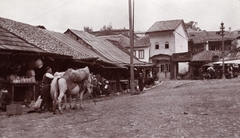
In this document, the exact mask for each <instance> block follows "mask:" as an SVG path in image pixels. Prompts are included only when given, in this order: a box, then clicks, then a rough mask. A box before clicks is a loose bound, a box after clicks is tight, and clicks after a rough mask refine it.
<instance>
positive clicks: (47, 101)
mask: <svg viewBox="0 0 240 138" xmlns="http://www.w3.org/2000/svg"><path fill="white" fill-rule="evenodd" d="M53 77H54V76H53V72H52V68H51V67H49V66H47V67H46V73H45V74H44V75H43V78H42V95H41V97H42V103H41V105H40V109H43V107H44V108H45V109H47V110H51V108H52V98H51V95H50V85H51V82H52V79H53Z"/></svg>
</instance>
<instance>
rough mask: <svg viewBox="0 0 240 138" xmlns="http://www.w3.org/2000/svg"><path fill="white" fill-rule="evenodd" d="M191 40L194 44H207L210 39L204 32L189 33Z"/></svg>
mask: <svg viewBox="0 0 240 138" xmlns="http://www.w3.org/2000/svg"><path fill="white" fill-rule="evenodd" d="M188 34H189V38H190V40H192V41H193V43H194V44H200V43H206V42H207V40H208V38H207V35H206V33H205V32H204V31H192V32H189V33H188Z"/></svg>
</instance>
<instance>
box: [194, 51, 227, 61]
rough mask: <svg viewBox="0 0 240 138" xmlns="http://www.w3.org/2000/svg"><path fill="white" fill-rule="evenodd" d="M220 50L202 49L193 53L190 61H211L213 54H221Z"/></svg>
mask: <svg viewBox="0 0 240 138" xmlns="http://www.w3.org/2000/svg"><path fill="white" fill-rule="evenodd" d="M221 54H222V53H221V52H220V51H208V50H205V51H202V52H200V53H197V54H195V55H193V58H192V60H191V61H212V59H213V56H219V57H220V56H221Z"/></svg>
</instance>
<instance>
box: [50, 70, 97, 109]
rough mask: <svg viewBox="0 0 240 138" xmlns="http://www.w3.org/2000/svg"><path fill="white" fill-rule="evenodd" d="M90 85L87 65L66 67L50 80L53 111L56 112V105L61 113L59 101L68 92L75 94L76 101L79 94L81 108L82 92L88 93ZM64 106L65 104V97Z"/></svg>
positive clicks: (90, 78) (90, 76) (90, 90)
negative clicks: (83, 66) (78, 67)
mask: <svg viewBox="0 0 240 138" xmlns="http://www.w3.org/2000/svg"><path fill="white" fill-rule="evenodd" d="M92 87H93V86H92V74H90V71H89V68H88V67H85V68H80V69H77V70H74V69H68V70H67V71H65V72H63V73H62V75H56V76H55V77H54V79H53V80H52V83H51V90H50V93H51V97H52V99H53V110H54V113H56V106H58V109H59V111H60V113H62V107H61V103H62V99H63V97H64V96H66V94H69V95H70V96H71V95H77V98H76V101H78V99H79V96H80V108H82V99H83V94H84V92H85V91H87V93H88V94H91V93H92V89H93V88H92ZM64 106H66V97H65V103H64ZM70 106H71V104H70ZM75 106H76V104H75Z"/></svg>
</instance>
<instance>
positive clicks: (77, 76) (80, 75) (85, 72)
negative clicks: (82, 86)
mask: <svg viewBox="0 0 240 138" xmlns="http://www.w3.org/2000/svg"><path fill="white" fill-rule="evenodd" d="M89 74H90V71H89V68H88V67H85V68H82V69H78V70H74V69H73V70H72V71H71V72H70V79H71V80H72V81H73V82H80V81H82V80H84V79H87V78H88V76H89Z"/></svg>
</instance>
